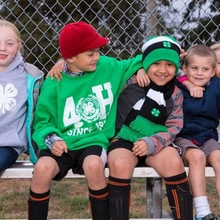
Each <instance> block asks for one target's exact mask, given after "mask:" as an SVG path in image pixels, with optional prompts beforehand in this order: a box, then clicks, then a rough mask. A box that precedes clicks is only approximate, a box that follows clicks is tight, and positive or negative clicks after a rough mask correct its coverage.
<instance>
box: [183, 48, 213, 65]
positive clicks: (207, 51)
mask: <svg viewBox="0 0 220 220" xmlns="http://www.w3.org/2000/svg"><path fill="white" fill-rule="evenodd" d="M193 55H197V56H201V57H210V58H211V59H212V68H215V67H216V55H215V52H214V50H213V49H211V48H210V47H208V46H205V45H195V46H192V47H190V48H189V49H188V50H187V55H186V56H185V58H184V65H185V66H188V65H189V63H190V57H191V56H193Z"/></svg>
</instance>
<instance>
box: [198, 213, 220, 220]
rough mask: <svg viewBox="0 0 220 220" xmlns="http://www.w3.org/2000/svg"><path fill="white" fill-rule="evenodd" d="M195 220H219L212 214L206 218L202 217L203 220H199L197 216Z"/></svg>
mask: <svg viewBox="0 0 220 220" xmlns="http://www.w3.org/2000/svg"><path fill="white" fill-rule="evenodd" d="M194 220H218V217H217V216H216V215H215V214H213V213H210V214H208V215H206V216H204V217H201V218H197V217H196V216H195V219H194Z"/></svg>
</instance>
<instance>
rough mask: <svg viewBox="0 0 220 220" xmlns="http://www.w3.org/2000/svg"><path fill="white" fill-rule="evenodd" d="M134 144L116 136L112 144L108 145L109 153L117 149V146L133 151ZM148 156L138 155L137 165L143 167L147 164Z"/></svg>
mask: <svg viewBox="0 0 220 220" xmlns="http://www.w3.org/2000/svg"><path fill="white" fill-rule="evenodd" d="M133 146H134V144H133V143H132V142H130V141H126V140H124V139H121V138H119V137H114V138H113V139H112V141H111V143H110V146H109V147H108V153H109V152H110V151H112V150H115V149H116V148H124V149H127V150H130V151H131V152H132V148H133ZM146 158H147V156H143V157H139V156H138V164H137V165H136V166H137V167H143V166H145V167H146V166H147V165H146Z"/></svg>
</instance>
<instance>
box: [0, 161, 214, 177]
mask: <svg viewBox="0 0 220 220" xmlns="http://www.w3.org/2000/svg"><path fill="white" fill-rule="evenodd" d="M185 170H186V172H187V174H188V170H189V168H188V167H185ZM32 174H33V164H32V163H31V162H28V161H18V162H16V163H15V164H14V165H13V166H12V167H11V168H8V169H7V170H5V171H3V172H2V173H0V178H21V179H22V178H32ZM105 175H106V177H107V176H108V175H109V170H108V168H106V169H105ZM205 175H206V177H214V176H215V173H214V170H213V168H212V167H206V170H205ZM84 177H85V176H84V175H78V174H73V173H72V171H71V170H70V171H69V172H68V174H67V176H66V178H84ZM133 177H137V178H142V177H146V178H154V177H160V176H159V174H158V173H157V172H156V171H155V170H154V169H153V168H151V167H136V168H135V170H134V173H133Z"/></svg>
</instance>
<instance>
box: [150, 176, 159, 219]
mask: <svg viewBox="0 0 220 220" xmlns="http://www.w3.org/2000/svg"><path fill="white" fill-rule="evenodd" d="M146 191H147V218H162V179H161V178H146Z"/></svg>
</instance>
